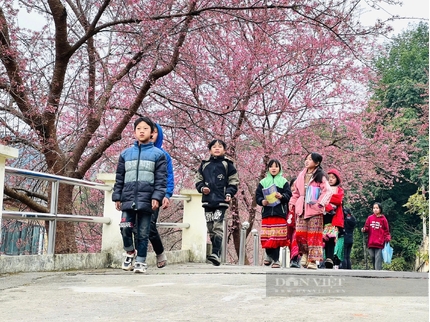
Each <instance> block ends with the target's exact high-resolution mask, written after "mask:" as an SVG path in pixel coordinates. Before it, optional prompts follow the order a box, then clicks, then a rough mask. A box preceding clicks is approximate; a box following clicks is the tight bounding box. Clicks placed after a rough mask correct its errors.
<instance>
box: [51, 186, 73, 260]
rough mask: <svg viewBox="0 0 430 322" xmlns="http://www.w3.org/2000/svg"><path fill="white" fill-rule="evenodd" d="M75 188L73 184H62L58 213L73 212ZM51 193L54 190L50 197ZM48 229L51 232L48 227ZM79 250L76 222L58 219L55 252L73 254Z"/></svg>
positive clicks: (59, 193)
mask: <svg viewBox="0 0 430 322" xmlns="http://www.w3.org/2000/svg"><path fill="white" fill-rule="evenodd" d="M73 188H74V186H72V185H66V184H60V187H59V189H58V208H57V213H58V214H66V215H67V214H72V211H73V203H72V198H73ZM51 194H52V191H50V194H49V198H50V197H51ZM49 200H50V199H49ZM47 231H48V232H49V230H48V229H47ZM77 252H78V247H77V244H76V239H75V224H74V223H73V222H67V221H58V222H57V229H56V234H55V254H71V253H77Z"/></svg>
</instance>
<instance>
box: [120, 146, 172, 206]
mask: <svg viewBox="0 0 430 322" xmlns="http://www.w3.org/2000/svg"><path fill="white" fill-rule="evenodd" d="M166 187H167V162H166V156H165V155H164V152H163V151H162V150H160V149H159V148H156V147H155V146H154V145H153V144H152V143H148V144H140V145H139V144H138V142H137V141H136V142H135V144H134V145H133V146H132V147H130V148H128V149H125V150H124V151H122V152H121V155H120V156H119V161H118V166H117V170H116V178H115V185H114V188H113V194H112V200H113V201H121V210H143V211H147V212H152V199H155V200H158V201H159V202H160V204H161V201H162V200H163V198H164V196H165V194H166Z"/></svg>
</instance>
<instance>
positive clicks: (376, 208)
mask: <svg viewBox="0 0 430 322" xmlns="http://www.w3.org/2000/svg"><path fill="white" fill-rule="evenodd" d="M373 213H374V214H375V215H379V214H380V213H381V209H379V206H378V205H373Z"/></svg>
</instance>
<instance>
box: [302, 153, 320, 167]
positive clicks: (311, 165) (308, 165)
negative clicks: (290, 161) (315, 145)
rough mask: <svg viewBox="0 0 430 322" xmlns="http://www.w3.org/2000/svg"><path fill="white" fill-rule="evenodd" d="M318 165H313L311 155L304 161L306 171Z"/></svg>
mask: <svg viewBox="0 0 430 322" xmlns="http://www.w3.org/2000/svg"><path fill="white" fill-rule="evenodd" d="M318 164H319V163H315V162H314V160H312V157H311V155H310V154H309V155H308V156H307V157H306V159H305V168H307V169H308V170H314V169H315V168H316V167H317V166H318Z"/></svg>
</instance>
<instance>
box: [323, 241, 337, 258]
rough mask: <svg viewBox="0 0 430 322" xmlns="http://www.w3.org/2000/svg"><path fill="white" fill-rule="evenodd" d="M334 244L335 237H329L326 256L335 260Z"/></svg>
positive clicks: (326, 243)
mask: <svg viewBox="0 0 430 322" xmlns="http://www.w3.org/2000/svg"><path fill="white" fill-rule="evenodd" d="M334 246H335V238H333V237H332V238H329V239H328V240H327V241H326V242H325V248H324V250H325V258H330V259H331V260H333V257H334Z"/></svg>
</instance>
